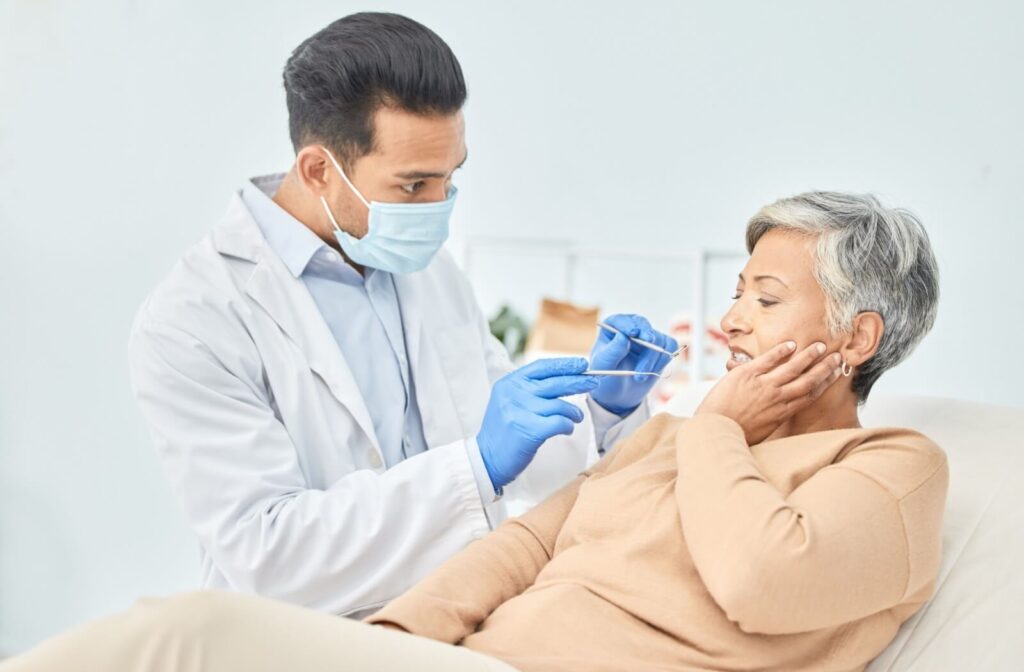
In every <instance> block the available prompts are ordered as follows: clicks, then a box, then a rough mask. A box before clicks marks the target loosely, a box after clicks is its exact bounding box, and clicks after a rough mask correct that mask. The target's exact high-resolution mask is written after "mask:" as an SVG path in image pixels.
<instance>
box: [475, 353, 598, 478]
mask: <svg viewBox="0 0 1024 672" xmlns="http://www.w3.org/2000/svg"><path fill="white" fill-rule="evenodd" d="M586 370H587V360H585V359H584V358H582V357H561V358H556V359H539V360H537V361H536V362H532V363H531V364H527V365H526V366H524V367H522V368H520V369H516V370H515V371H513V372H512V373H509V374H508V375H506V376H505V377H504V378H501V379H500V380H499V381H498V382H496V383H495V384H494V388H493V389H492V390H491V398H490V401H488V402H487V410H486V411H485V412H484V420H483V423H482V424H481V426H480V433H479V434H477V437H476V442H477V445H479V446H480V455H481V456H482V457H483V458H484V466H486V467H487V474H488V475H489V476H490V477H491V483H492V484H493V485H494V489H495V490H500V489H501V488H502V487H504V486H505V485H506V484H508V483H510V482H512V481H513V480H514V479H515V478H516V477H517V476H519V474H520V473H522V471H523V469H525V468H526V467H527V465H528V464H530V462H531V461H532V460H533V456H534V455H535V454H536V453H537V449H538V448H540V445H541V444H542V443H544V442H545V441H547V440H548V439H550V438H551V437H552V436H555V435H557V434H572V431H573V429H574V426H575V424H576V423H579V422H581V421H582V420H583V411H582V410H580V408H579V407H578V406H574V405H573V404H571V403H569V402H568V401H563V400H562V399H559V398H558V397H565V396H568V395H572V394H583V393H585V392H590V391H591V390H593V389H594V388H595V387H597V385H598V380H597V378H595V377H594V376H582V375H580V374H581V373H583V372H584V371H586Z"/></svg>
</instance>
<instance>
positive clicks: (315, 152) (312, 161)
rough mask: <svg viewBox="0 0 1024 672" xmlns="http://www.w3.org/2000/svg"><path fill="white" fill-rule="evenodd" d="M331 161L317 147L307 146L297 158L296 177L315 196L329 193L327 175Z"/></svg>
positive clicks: (300, 151)
mask: <svg viewBox="0 0 1024 672" xmlns="http://www.w3.org/2000/svg"><path fill="white" fill-rule="evenodd" d="M329 162H330V159H328V158H327V155H326V154H325V153H324V150H323V149H321V148H319V147H317V146H316V145H306V146H305V147H303V148H302V149H301V150H299V153H298V154H297V155H296V156H295V176H296V177H298V178H299V182H301V183H302V186H304V187H306V189H308V190H309V191H310V192H312V194H313V195H314V196H323V195H325V194H326V193H327V175H328V170H327V169H328V168H329Z"/></svg>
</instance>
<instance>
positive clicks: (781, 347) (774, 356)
mask: <svg viewBox="0 0 1024 672" xmlns="http://www.w3.org/2000/svg"><path fill="white" fill-rule="evenodd" d="M795 349H796V343H794V342H793V341H786V342H785V343H779V344H778V345H776V346H775V347H774V348H772V349H771V350H769V351H768V352H766V353H764V354H763V355H758V356H757V357H755V358H754V359H752V360H751V361H750V363H749V364H746V366H748V367H750V368H749V370H750V371H753V372H754V373H757V374H765V373H768V372H769V371H771V370H772V369H774V368H775V367H777V366H778V365H779V364H781V363H782V362H784V361H785V360H786V358H787V357H789V356H790V355H791V354H793V350H795Z"/></svg>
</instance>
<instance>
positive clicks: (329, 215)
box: [320, 145, 370, 237]
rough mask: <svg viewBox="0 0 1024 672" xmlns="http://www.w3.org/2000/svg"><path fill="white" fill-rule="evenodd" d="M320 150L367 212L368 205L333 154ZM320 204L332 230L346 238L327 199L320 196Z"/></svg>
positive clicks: (326, 150) (325, 149) (324, 148)
mask: <svg viewBox="0 0 1024 672" xmlns="http://www.w3.org/2000/svg"><path fill="white" fill-rule="evenodd" d="M321 149H323V150H324V152H326V154H327V158H328V159H330V160H331V163H333V164H334V167H335V168H336V169H337V171H338V174H339V175H341V179H343V180H345V184H347V185H348V188H349V189H351V190H352V193H353V194H355V195H356V197H357V198H358V199H359V200H360V201H362V203H363V205H365V206H366V209H367V210H369V209H370V203H369V202H368V201H367V200H366V199H365V198H363V195H362V194H360V193H359V190H358V189H356V187H355V185H354V184H352V181H351V180H349V179H348V175H346V174H345V171H344V170H342V168H341V164H339V163H338V160H337V159H335V158H334V154H331V150H329V149H327V148H326V147H324V146H322V145H321ZM320 204H321V205H323V206H324V212H326V213H327V218H328V219H329V220H331V224H332V225H333V226H334V228H335V229H336V230H337V231H338V232H340V233H344V234H345V235H346V236H348V235H349V234H348V233H347V232H345V231H344V230H342V228H341V227H340V226H338V220H336V219H335V218H334V213H333V212H331V207H330V206H329V205H327V199H326V198H324V197H323V196H321V197H320ZM350 237H351V236H350Z"/></svg>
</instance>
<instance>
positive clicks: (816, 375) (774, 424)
mask: <svg viewBox="0 0 1024 672" xmlns="http://www.w3.org/2000/svg"><path fill="white" fill-rule="evenodd" d="M795 348H796V343H794V342H793V341H788V342H786V343H782V344H780V345H777V346H775V347H774V348H772V349H771V350H769V351H768V352H766V353H764V354H763V355H761V356H760V357H757V358H756V359H753V360H751V361H750V362H748V363H746V364H743V365H741V366H737V367H736V368H734V369H733V370H732V371H730V372H729V373H727V374H726V375H725V377H724V378H722V380H720V381H719V382H718V384H717V385H715V386H714V388H712V390H711V391H710V392H709V393H708V396H707V397H705V398H704V401H703V402H702V403H701V405H700V406H699V407H698V408H697V411H696V412H695V413H694V415H700V414H701V413H716V414H718V415H724V416H725V417H727V418H731V419H733V420H735V421H736V422H737V423H738V424H739V425H740V427H742V428H743V432H744V433H745V434H746V437H747V445H750V446H753V445H757V444H758V443H760V442H761V441H764V440H765V439H766V438H768V436H770V435H771V433H772V432H774V431H775V430H776V429H778V427H779V426H780V425H781V424H782V423H783V422H785V421H786V420H787V419H789V418H790V417H792V416H793V415H794V414H795V413H797V412H798V411H800V410H802V409H803V408H806V407H807V406H809V405H810V404H811V402H813V401H814V400H815V399H817V398H818V397H820V396H821V395H822V394H823V393H824V392H825V390H827V389H828V386H829V385H831V384H832V383H834V382H835V381H836V380H838V378H839V375H840V372H841V369H840V368H839V364H840V362H841V358H840V356H839V354H838V353H834V354H832V355H829V356H827V357H826V356H825V344H824V343H815V344H814V345H812V346H811V347H809V348H807V349H806V350H804V351H802V352H799V353H796V354H793V350H794V349H795Z"/></svg>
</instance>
